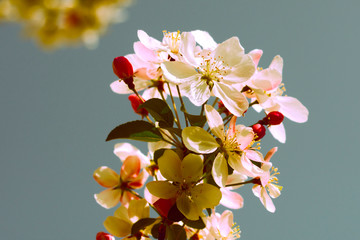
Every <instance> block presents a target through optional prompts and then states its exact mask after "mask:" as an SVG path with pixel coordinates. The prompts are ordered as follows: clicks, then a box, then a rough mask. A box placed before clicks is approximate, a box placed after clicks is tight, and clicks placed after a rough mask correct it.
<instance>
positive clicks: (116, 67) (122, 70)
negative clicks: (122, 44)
mask: <svg viewBox="0 0 360 240" xmlns="http://www.w3.org/2000/svg"><path fill="white" fill-rule="evenodd" d="M112 67H113V71H114V73H115V75H116V76H118V78H120V79H122V80H124V82H125V83H126V84H127V85H128V87H129V89H134V88H135V85H134V79H133V75H134V70H133V67H132V65H131V63H130V62H129V60H127V58H126V57H123V56H121V57H116V58H114V61H113V63H112Z"/></svg>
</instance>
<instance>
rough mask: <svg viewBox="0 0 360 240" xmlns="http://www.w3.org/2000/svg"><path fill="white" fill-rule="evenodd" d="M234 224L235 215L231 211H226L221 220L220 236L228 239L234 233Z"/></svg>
mask: <svg viewBox="0 0 360 240" xmlns="http://www.w3.org/2000/svg"><path fill="white" fill-rule="evenodd" d="M233 224H234V216H233V213H232V212H231V211H229V210H225V211H224V212H223V213H222V214H221V217H220V219H219V230H220V234H221V236H223V237H226V238H227V237H228V236H229V234H230V233H231V232H232V227H233Z"/></svg>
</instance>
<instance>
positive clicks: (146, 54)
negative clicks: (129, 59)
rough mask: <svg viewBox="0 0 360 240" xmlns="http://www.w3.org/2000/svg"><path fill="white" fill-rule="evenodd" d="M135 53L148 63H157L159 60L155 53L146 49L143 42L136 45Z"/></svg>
mask: <svg viewBox="0 0 360 240" xmlns="http://www.w3.org/2000/svg"><path fill="white" fill-rule="evenodd" d="M134 52H135V54H136V55H137V56H138V57H140V58H141V59H142V60H144V61H146V62H156V61H157V60H158V58H157V56H156V55H155V52H154V51H153V50H150V49H149V48H147V47H145V45H144V44H142V43H141V42H135V43H134Z"/></svg>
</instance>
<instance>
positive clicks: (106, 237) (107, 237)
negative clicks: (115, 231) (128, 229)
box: [96, 232, 115, 240]
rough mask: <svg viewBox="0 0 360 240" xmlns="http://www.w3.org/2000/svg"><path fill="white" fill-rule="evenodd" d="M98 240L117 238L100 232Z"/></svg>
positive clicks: (113, 239)
mask: <svg viewBox="0 0 360 240" xmlns="http://www.w3.org/2000/svg"><path fill="white" fill-rule="evenodd" d="M96 240H115V237H114V236H113V235H111V234H109V233H106V232H98V233H97V234H96Z"/></svg>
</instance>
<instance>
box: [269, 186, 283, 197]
mask: <svg viewBox="0 0 360 240" xmlns="http://www.w3.org/2000/svg"><path fill="white" fill-rule="evenodd" d="M266 186H267V187H268V190H269V194H270V196H271V197H272V198H277V197H279V196H280V194H281V191H280V189H279V188H278V187H277V185H276V184H271V183H270V184H268V185H266Z"/></svg>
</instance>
